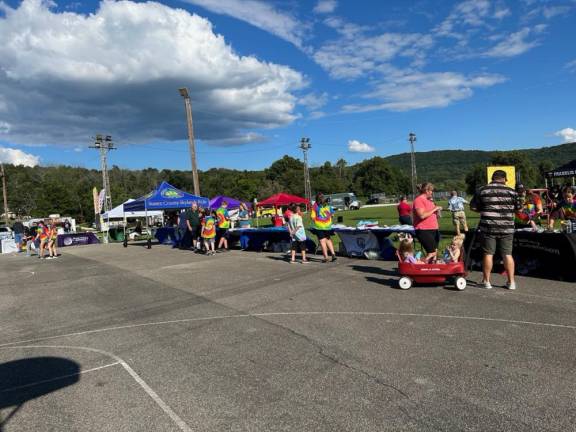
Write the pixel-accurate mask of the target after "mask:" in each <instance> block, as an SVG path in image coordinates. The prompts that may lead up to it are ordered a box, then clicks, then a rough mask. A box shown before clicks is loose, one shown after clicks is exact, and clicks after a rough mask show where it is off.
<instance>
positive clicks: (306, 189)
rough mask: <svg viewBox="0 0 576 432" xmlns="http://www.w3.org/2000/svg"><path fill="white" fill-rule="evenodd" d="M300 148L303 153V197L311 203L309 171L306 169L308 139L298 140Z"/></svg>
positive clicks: (310, 146)
mask: <svg viewBox="0 0 576 432" xmlns="http://www.w3.org/2000/svg"><path fill="white" fill-rule="evenodd" d="M300 148H301V149H302V152H303V153H304V195H305V197H306V199H307V200H308V202H312V188H311V187H310V171H309V169H308V150H310V149H311V148H312V144H310V138H302V139H301V140H300Z"/></svg>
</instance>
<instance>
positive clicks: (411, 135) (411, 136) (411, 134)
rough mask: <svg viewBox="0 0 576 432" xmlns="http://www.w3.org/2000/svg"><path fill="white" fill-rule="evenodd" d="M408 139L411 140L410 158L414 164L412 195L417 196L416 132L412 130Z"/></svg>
mask: <svg viewBox="0 0 576 432" xmlns="http://www.w3.org/2000/svg"><path fill="white" fill-rule="evenodd" d="M408 141H410V159H411V165H412V176H411V177H412V179H411V180H412V195H413V197H416V192H417V191H416V182H417V175H416V155H415V154H414V143H415V142H416V134H415V133H412V132H410V133H409V134H408Z"/></svg>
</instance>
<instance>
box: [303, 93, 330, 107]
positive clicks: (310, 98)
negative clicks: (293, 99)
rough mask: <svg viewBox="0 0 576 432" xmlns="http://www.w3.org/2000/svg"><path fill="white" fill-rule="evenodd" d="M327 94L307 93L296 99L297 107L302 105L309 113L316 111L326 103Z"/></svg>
mask: <svg viewBox="0 0 576 432" xmlns="http://www.w3.org/2000/svg"><path fill="white" fill-rule="evenodd" d="M328 99H329V96H328V93H326V92H323V93H308V94H306V95H304V96H302V97H300V98H299V99H298V105H302V106H303V107H305V108H306V109H307V110H309V111H316V110H318V109H320V108H322V107H323V106H324V105H326V104H327V103H328Z"/></svg>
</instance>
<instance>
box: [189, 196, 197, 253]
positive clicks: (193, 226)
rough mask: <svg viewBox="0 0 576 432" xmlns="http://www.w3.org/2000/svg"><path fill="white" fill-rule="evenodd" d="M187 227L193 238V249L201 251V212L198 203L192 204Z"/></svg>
mask: <svg viewBox="0 0 576 432" xmlns="http://www.w3.org/2000/svg"><path fill="white" fill-rule="evenodd" d="M186 225H187V226H188V232H189V233H190V237H191V238H192V248H194V249H195V250H196V249H200V241H199V238H200V212H199V211H198V204H197V203H192V207H191V208H190V210H187V211H186Z"/></svg>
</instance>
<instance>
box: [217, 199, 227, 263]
mask: <svg viewBox="0 0 576 432" xmlns="http://www.w3.org/2000/svg"><path fill="white" fill-rule="evenodd" d="M216 219H217V220H216V226H217V228H218V236H219V237H220V241H219V243H218V252H227V251H228V230H229V229H230V216H229V215H228V203H227V202H226V201H222V204H221V205H220V208H218V210H216Z"/></svg>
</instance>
